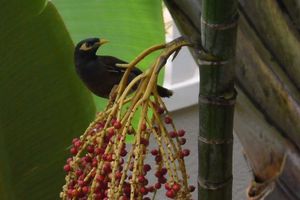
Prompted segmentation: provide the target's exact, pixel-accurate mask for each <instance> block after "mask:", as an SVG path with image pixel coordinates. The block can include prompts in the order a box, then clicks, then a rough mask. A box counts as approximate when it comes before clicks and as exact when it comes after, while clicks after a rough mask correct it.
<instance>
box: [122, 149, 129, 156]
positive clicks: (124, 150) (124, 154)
mask: <svg viewBox="0 0 300 200" xmlns="http://www.w3.org/2000/svg"><path fill="white" fill-rule="evenodd" d="M126 155H127V151H126V149H122V150H121V152H120V156H122V157H124V156H126Z"/></svg>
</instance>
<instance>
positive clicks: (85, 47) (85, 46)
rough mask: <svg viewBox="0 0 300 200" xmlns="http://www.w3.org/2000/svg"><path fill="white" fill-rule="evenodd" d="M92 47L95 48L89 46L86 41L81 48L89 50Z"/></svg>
mask: <svg viewBox="0 0 300 200" xmlns="http://www.w3.org/2000/svg"><path fill="white" fill-rule="evenodd" d="M92 48H93V46H88V45H87V44H86V42H85V43H83V44H82V45H81V47H80V48H79V49H80V50H83V51H88V50H91V49H92Z"/></svg>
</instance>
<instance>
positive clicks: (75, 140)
mask: <svg viewBox="0 0 300 200" xmlns="http://www.w3.org/2000/svg"><path fill="white" fill-rule="evenodd" d="M79 140H80V139H79V138H74V139H73V140H72V144H75V142H77V141H79Z"/></svg>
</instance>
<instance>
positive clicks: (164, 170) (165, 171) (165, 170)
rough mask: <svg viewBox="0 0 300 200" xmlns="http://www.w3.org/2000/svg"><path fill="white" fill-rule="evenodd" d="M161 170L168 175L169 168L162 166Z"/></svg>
mask: <svg viewBox="0 0 300 200" xmlns="http://www.w3.org/2000/svg"><path fill="white" fill-rule="evenodd" d="M160 171H161V174H162V175H166V174H167V172H168V170H167V168H165V167H163V168H161V170H160Z"/></svg>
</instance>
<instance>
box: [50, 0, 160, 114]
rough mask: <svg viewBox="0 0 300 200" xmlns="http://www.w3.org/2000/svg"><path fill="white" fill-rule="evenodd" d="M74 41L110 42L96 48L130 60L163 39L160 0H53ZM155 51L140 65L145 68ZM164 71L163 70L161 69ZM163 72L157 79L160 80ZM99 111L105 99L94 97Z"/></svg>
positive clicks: (153, 56)
mask: <svg viewBox="0 0 300 200" xmlns="http://www.w3.org/2000/svg"><path fill="white" fill-rule="evenodd" d="M53 3H54V4H55V6H56V7H57V9H58V11H59V13H60V14H61V15H62V17H63V19H64V22H65V23H66V26H67V28H68V30H69V32H70V34H71V37H72V39H73V41H74V42H75V43H77V42H78V41H80V40H82V39H85V38H89V37H100V38H105V39H108V40H109V41H110V43H108V44H105V45H104V46H103V47H101V49H100V50H99V51H98V54H101V55H113V56H116V57H119V58H121V59H123V60H125V61H128V62H129V61H131V60H132V59H134V58H135V57H136V56H137V55H138V54H139V53H141V52H142V51H143V50H144V49H146V48H148V47H150V46H152V45H154V44H159V43H163V42H164V40H165V39H164V38H165V34H164V24H163V18H162V1H161V0H139V1H136V0H84V1H82V0H53ZM155 56H157V54H153V55H151V56H149V57H147V58H146V59H145V60H144V61H143V62H142V63H141V64H139V67H140V68H141V69H145V68H147V67H148V66H149V64H151V62H152V61H153V59H154V58H155ZM162 71H163V70H162ZM162 77H163V76H162V74H161V75H160V80H159V82H160V83H161V82H162V81H161V80H162ZM94 98H95V100H96V105H97V110H98V111H101V110H103V108H104V107H105V105H106V100H104V99H101V98H99V97H94Z"/></svg>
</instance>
